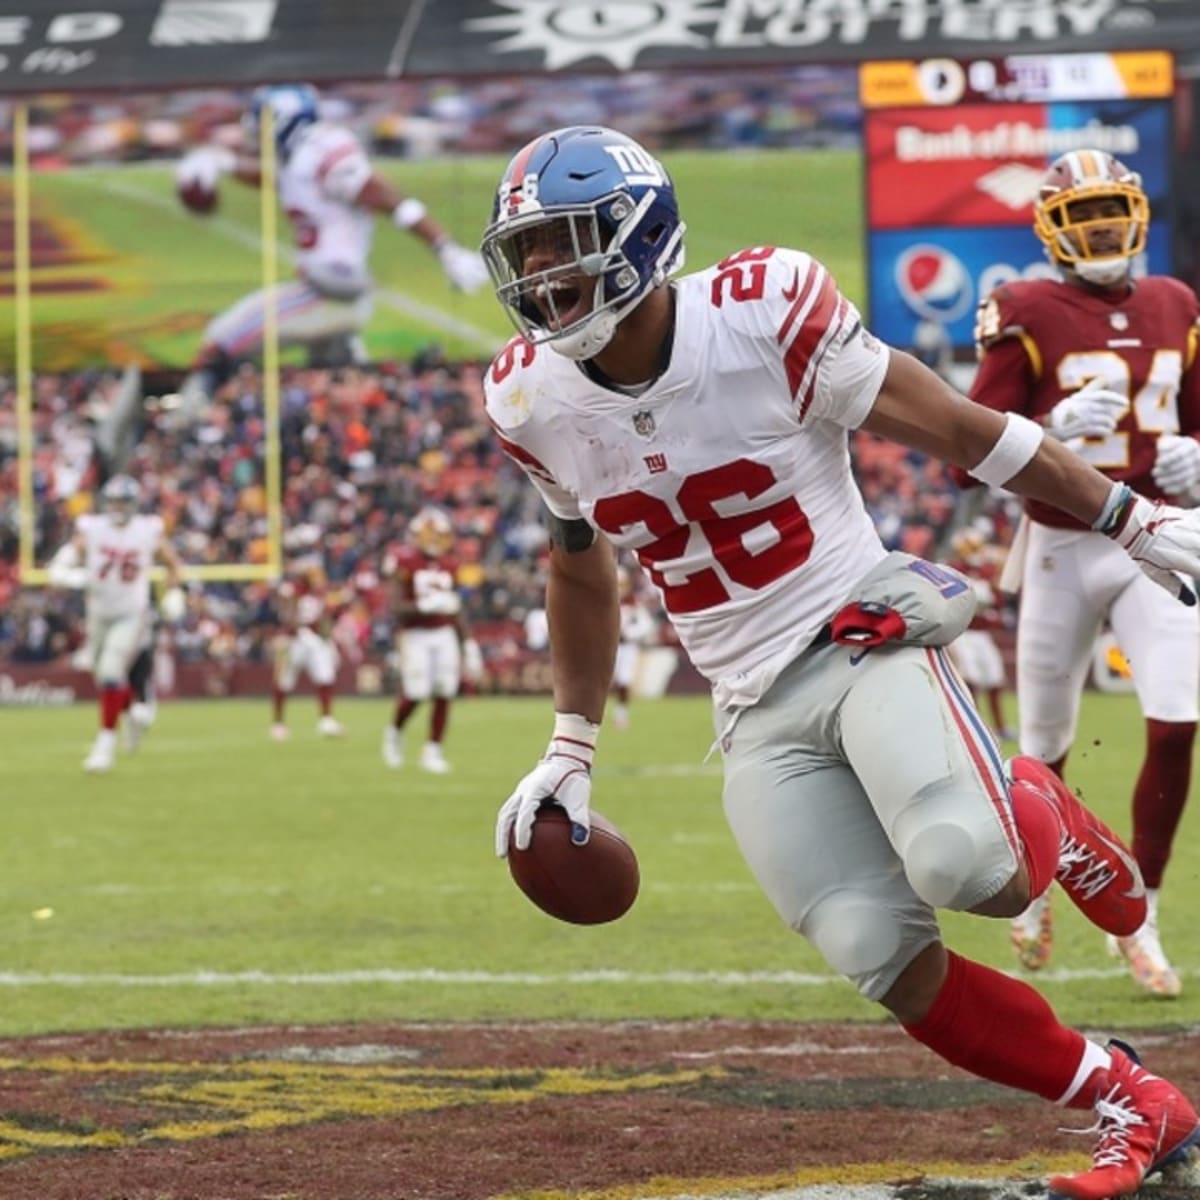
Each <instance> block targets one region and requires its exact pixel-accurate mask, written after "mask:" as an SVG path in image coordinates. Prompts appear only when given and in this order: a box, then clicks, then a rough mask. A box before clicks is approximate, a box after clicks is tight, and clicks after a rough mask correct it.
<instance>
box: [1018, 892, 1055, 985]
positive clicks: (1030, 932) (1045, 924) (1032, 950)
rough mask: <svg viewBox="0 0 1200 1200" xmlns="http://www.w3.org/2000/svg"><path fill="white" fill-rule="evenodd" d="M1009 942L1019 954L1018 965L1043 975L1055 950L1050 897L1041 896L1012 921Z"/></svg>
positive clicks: (1047, 894)
mask: <svg viewBox="0 0 1200 1200" xmlns="http://www.w3.org/2000/svg"><path fill="white" fill-rule="evenodd" d="M1008 936H1009V940H1010V941H1011V942H1012V946H1013V949H1014V950H1015V951H1016V952H1017V962H1019V963H1020V964H1021V966H1023V967H1024V968H1025V970H1027V971H1040V970H1041V969H1042V968H1043V967H1044V966H1045V965H1046V964H1047V963H1048V962H1049V961H1050V952H1051V950H1053V949H1054V913H1053V910H1052V909H1051V908H1050V893H1049V892H1047V893H1046V894H1045V895H1043V896H1039V897H1038V898H1037V899H1036V900H1034V901H1032V902H1031V903H1030V905H1029V907H1028V908H1027V909H1026V910H1025V911H1024V912H1023V913H1022V914H1021V915H1020V916H1019V917H1013V920H1012V925H1011V926H1010V928H1009V934H1008Z"/></svg>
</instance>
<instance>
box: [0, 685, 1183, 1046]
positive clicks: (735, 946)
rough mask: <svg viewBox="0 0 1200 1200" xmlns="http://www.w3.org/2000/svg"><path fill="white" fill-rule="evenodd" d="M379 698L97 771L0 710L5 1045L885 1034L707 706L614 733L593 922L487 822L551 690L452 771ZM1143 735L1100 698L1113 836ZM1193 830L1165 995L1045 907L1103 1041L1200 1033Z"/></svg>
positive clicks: (482, 723) (208, 707) (957, 919)
mask: <svg viewBox="0 0 1200 1200" xmlns="http://www.w3.org/2000/svg"><path fill="white" fill-rule="evenodd" d="M388 711H389V706H388V704H387V703H386V702H385V701H383V700H377V701H367V700H362V701H353V702H346V703H343V704H342V706H341V708H340V715H341V716H342V718H343V719H344V721H345V723H346V725H347V726H348V730H349V733H348V736H347V737H346V738H345V739H344V740H341V741H336V742H330V741H321V740H319V739H318V738H317V736H316V733H315V708H314V705H313V702H312V700H311V699H309V698H303V697H301V698H297V699H296V700H295V701H294V702H293V704H292V706H291V709H290V712H289V720H290V724H291V728H292V738H291V741H290V742H288V743H286V744H275V743H273V742H271V741H270V740H269V739H268V737H267V730H268V716H269V714H268V709H267V704H266V702H265V701H212V702H195V703H173V704H172V703H167V704H164V705H163V707H162V709H161V712H160V715H159V720H158V723H157V725H156V726H155V728H154V729H153V730H152V731H151V733H150V735H149V736H148V737H147V739H146V741H145V743H144V744H143V746H142V748H141V749H140V750H139V751H138V752H137V753H136V754H135V755H132V756H126V755H122V756H121V758H120V759H119V761H118V769H117V770H115V771H114V772H113V773H112V774H110V775H107V776H85V775H84V774H83V773H82V771H81V770H80V762H81V760H82V758H83V756H84V754H85V752H86V749H87V746H88V743H89V741H90V738H91V736H92V732H93V728H94V719H95V718H94V712H93V710H92V708H91V706H88V705H77V706H74V707H71V708H67V709H59V710H49V709H40V710H31V709H6V710H4V711H3V716H2V717H0V723H2V726H3V730H4V746H5V749H4V755H3V763H2V765H0V794H2V795H3V797H4V802H5V803H4V811H5V837H4V839H3V842H2V849H0V930H2V931H3V941H4V946H5V954H4V961H3V964H0V1036H4V1035H13V1034H19V1033H26V1032H35V1031H51V1030H67V1029H103V1028H111V1027H142V1026H146V1027H149V1026H164V1025H165V1026H195V1025H206V1024H207V1025H213V1024H235V1025H240V1024H246V1023H255V1022H273V1023H277V1022H293V1021H294V1022H302V1023H312V1022H343V1021H358V1020H377V1019H397V1020H412V1019H448V1018H483V1019H493V1018H494V1019H506V1020H514V1019H523V1018H529V1019H535V1018H539V1019H540V1018H562V1019H566V1018H578V1017H582V1018H603V1019H618V1018H624V1017H631V1016H637V1017H645V1018H653V1017H661V1018H674V1017H707V1016H724V1017H756V1018H771V1019H777V1018H788V1019H797V1020H804V1019H851V1020H873V1019H878V1018H879V1017H880V1013H879V1010H877V1009H875V1008H874V1007H872V1006H871V1005H869V1004H867V1003H866V1002H864V1001H862V1000H860V999H859V998H858V997H857V996H856V994H855V993H854V992H853V991H852V989H851V988H850V987H849V985H847V984H845V983H844V982H842V981H840V980H836V979H833V978H831V977H830V976H829V973H828V971H827V970H826V968H825V967H824V965H823V964H822V963H821V961H820V960H819V959H818V958H817V956H816V955H815V954H814V953H813V952H812V951H811V950H810V949H809V948H808V947H807V946H806V945H805V944H804V943H803V942H802V941H801V939H800V938H798V937H797V936H795V935H794V934H791V933H789V932H788V931H787V930H786V929H785V928H784V927H783V925H782V924H781V922H780V921H779V920H778V919H777V917H776V916H775V914H774V913H773V911H772V910H771V909H770V907H769V906H768V904H767V902H766V901H765V899H764V898H763V897H762V895H761V894H760V893H759V891H758V889H757V887H756V886H755V884H754V883H753V881H752V879H751V878H750V876H749V873H748V871H747V869H746V867H745V866H744V865H743V863H742V861H741V859H740V858H739V856H738V854H737V851H736V849H735V847H734V845H733V841H732V838H731V836H730V834H729V832H728V830H727V829H726V826H725V823H724V818H723V816H722V813H721V805H720V776H719V767H718V765H717V764H716V763H715V762H709V763H708V764H707V765H706V764H704V762H703V759H704V756H705V754H706V752H707V750H708V746H709V742H710V741H711V738H712V733H711V723H710V719H709V713H708V708H707V704H706V702H705V701H704V700H703V699H700V698H694V699H684V698H677V699H668V700H664V701H657V702H650V701H644V702H641V703H636V704H635V706H634V709H633V716H634V721H633V726H632V728H631V729H630V730H629V731H627V732H619V731H617V730H614V729H611V728H606V729H605V730H604V732H603V736H602V739H601V742H600V752H599V758H598V765H597V771H596V781H595V790H594V797H593V798H594V802H595V806H596V807H597V808H598V809H599V810H600V811H602V812H604V813H605V814H606V815H607V816H609V817H610V818H611V819H612V820H614V821H615V822H616V823H617V824H618V825H619V826H620V827H621V828H622V829H623V830H624V831H625V832H626V834H627V835H628V836H629V837H630V839H631V840H632V841H633V843H634V845H635V846H636V848H637V850H638V853H639V856H640V860H641V866H642V873H643V884H642V893H641V895H640V897H639V899H638V901H637V903H636V904H635V906H634V908H633V910H632V911H631V912H630V914H629V915H628V916H627V917H625V918H624V919H622V920H621V921H619V922H617V923H615V924H613V925H611V926H607V927H602V928H590V929H580V928H574V927H570V926H566V925H561V924H558V923H556V922H555V921H553V920H551V919H550V918H548V917H546V916H543V915H542V914H541V913H539V912H538V911H537V910H535V909H534V908H533V907H532V906H531V905H530V904H529V903H528V902H527V901H526V900H525V899H524V898H523V897H522V896H521V895H520V893H519V892H518V891H517V890H516V888H515V887H514V886H513V884H512V883H511V881H510V880H509V877H508V873H507V870H506V869H505V867H504V866H503V865H502V864H501V863H500V862H498V861H497V860H496V859H495V858H494V857H493V856H492V847H491V837H492V821H493V816H494V812H495V809H496V808H497V806H498V805H499V803H500V802H501V801H502V800H503V799H504V797H505V796H506V795H507V793H508V790H509V788H510V786H511V784H512V783H513V782H514V781H515V780H516V779H517V778H518V777H519V776H520V774H522V773H523V772H524V771H525V770H527V769H528V768H529V766H530V765H531V764H532V763H533V761H534V760H535V759H536V757H537V755H538V754H539V753H540V752H541V750H542V748H543V746H544V742H545V738H546V735H547V732H548V729H549V720H548V718H549V711H550V710H549V702H548V701H546V700H542V699H490V698H489V699H471V700H466V701H463V702H462V703H460V704H459V705H458V706H457V707H456V708H455V710H454V713H453V715H452V723H451V728H450V734H449V737H448V740H447V754H448V757H449V758H450V760H451V761H452V762H453V763H454V766H455V770H454V773H453V774H451V775H449V776H447V777H443V778H439V777H433V776H429V775H426V774H424V773H422V772H420V771H419V770H417V769H416V767H415V765H411V764H413V763H415V760H416V758H417V756H418V754H419V746H420V741H421V739H422V738H423V737H424V732H425V722H426V719H427V717H426V713H425V712H424V711H422V712H418V714H417V715H416V717H415V718H414V720H413V722H412V723H411V725H410V728H409V731H408V732H409V738H408V763H407V764H406V766H405V767H404V768H403V769H402V770H400V771H398V772H390V771H388V770H386V769H385V768H384V767H383V765H382V763H381V762H380V759H379V753H378V746H379V737H380V733H381V730H382V728H383V725H384V723H385V721H386V720H387V715H388ZM1141 739H1142V733H1141V722H1140V719H1139V717H1138V715H1137V710H1136V705H1135V702H1134V701H1133V699H1132V698H1130V697H1128V696H1117V697H1113V696H1099V695H1091V696H1088V697H1087V700H1086V703H1085V708H1084V715H1083V723H1082V730H1081V737H1080V742H1079V745H1078V747H1077V750H1076V754H1075V757H1074V760H1073V763H1072V782H1073V783H1075V784H1076V785H1077V786H1080V787H1081V788H1082V789H1083V791H1084V793H1085V795H1086V797H1087V798H1088V799H1089V800H1090V801H1091V802H1092V803H1093V804H1094V805H1095V807H1096V808H1097V809H1098V810H1099V811H1100V812H1101V813H1102V814H1103V815H1105V816H1106V817H1107V818H1108V819H1109V820H1111V821H1112V823H1113V824H1114V825H1115V826H1116V827H1117V828H1118V829H1119V830H1121V831H1122V832H1125V833H1127V832H1128V826H1129V817H1128V796H1129V792H1130V788H1131V786H1132V781H1133V778H1134V775H1135V773H1136V769H1137V765H1138V755H1139V754H1140V747H1141ZM1198 835H1200V816H1198V815H1197V812H1196V810H1195V808H1194V807H1193V809H1192V810H1191V811H1190V812H1189V813H1188V814H1187V815H1186V816H1185V820H1184V826H1183V828H1182V830H1181V832H1180V835H1179V839H1178V844H1177V848H1176V854H1175V859H1174V861H1173V863H1172V867H1171V871H1170V875H1169V878H1168V888H1167V891H1166V893H1165V901H1164V911H1163V920H1162V924H1163V935H1164V941H1165V943H1166V945H1167V947H1168V948H1169V950H1170V951H1171V952H1172V954H1173V956H1174V958H1175V959H1176V961H1177V963H1178V964H1179V965H1180V966H1181V967H1182V968H1183V970H1184V972H1185V975H1186V982H1187V988H1186V991H1185V995H1184V997H1183V998H1182V999H1180V1000H1179V1001H1177V1002H1175V1003H1165V1004H1164V1003H1162V1002H1154V1001H1151V1000H1150V999H1148V998H1146V997H1144V996H1142V995H1140V994H1139V993H1137V992H1136V991H1135V989H1134V987H1133V984H1132V982H1131V981H1130V980H1129V978H1128V977H1127V976H1126V975H1125V973H1124V971H1123V969H1122V967H1121V966H1120V965H1119V964H1116V963H1114V962H1113V961H1112V960H1110V959H1108V958H1107V957H1106V956H1105V953H1104V947H1103V939H1102V937H1101V935H1100V934H1098V933H1097V932H1096V931H1094V930H1092V929H1091V928H1090V927H1088V926H1086V925H1085V924H1084V922H1083V921H1082V919H1081V918H1079V917H1078V916H1077V914H1076V913H1075V911H1074V910H1073V909H1072V908H1071V906H1070V905H1069V904H1068V903H1067V902H1066V901H1065V898H1064V897H1062V896H1061V895H1060V896H1058V897H1057V901H1058V903H1057V914H1058V918H1059V941H1058V945H1057V948H1056V957H1055V961H1054V963H1053V964H1052V966H1053V969H1052V970H1051V972H1050V973H1049V974H1047V975H1045V976H1044V977H1043V979H1042V981H1041V986H1043V987H1044V989H1045V991H1046V994H1047V995H1049V996H1050V997H1051V998H1052V1000H1053V1002H1054V1003H1055V1004H1056V1006H1057V1007H1058V1008H1059V1010H1060V1012H1061V1013H1062V1015H1063V1016H1064V1017H1065V1018H1066V1019H1067V1020H1069V1021H1071V1022H1073V1023H1077V1024H1084V1025H1088V1026H1093V1027H1095V1026H1100V1027H1108V1028H1112V1027H1131V1026H1139V1025H1163V1024H1168V1023H1170V1024H1175V1023H1178V1024H1186V1023H1188V1022H1195V1021H1196V1020H1197V1019H1198V1018H1200V932H1198V931H1197V924H1196V922H1195V920H1194V913H1195V910H1196V906H1197V901H1198V898H1200V836H1198ZM945 928H946V932H947V936H948V940H949V942H950V944H951V945H952V946H954V947H955V948H957V949H960V950H962V951H964V952H966V953H968V954H971V955H975V956H978V957H981V958H983V959H984V960H986V961H988V962H990V963H992V964H994V965H996V966H999V967H1002V968H1005V969H1008V968H1009V967H1010V966H1011V965H1012V964H1011V959H1010V955H1009V950H1008V946H1007V941H1006V936H1007V924H1006V923H1005V922H996V921H986V920H983V919H980V918H974V917H962V916H950V917H948V918H947V919H946V921H945Z"/></svg>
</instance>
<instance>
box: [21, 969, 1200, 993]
mask: <svg viewBox="0 0 1200 1200" xmlns="http://www.w3.org/2000/svg"><path fill="white" fill-rule="evenodd" d="M1126 974H1127V970H1126V969H1125V968H1123V967H1109V968H1106V969H1103V970H1101V969H1094V970H1090V969H1083V970H1065V969H1064V970H1060V971H1043V972H1041V973H1040V974H1039V976H1038V978H1039V980H1040V981H1042V982H1044V983H1075V982H1080V981H1084V980H1093V979H1120V978H1123V977H1124V976H1125V975H1126ZM1184 974H1186V975H1190V976H1193V977H1194V976H1195V975H1196V972H1195V971H1193V970H1188V971H1185V972H1184ZM364 984H385V985H388V986H393V987H404V986H408V985H412V984H421V985H429V984H439V985H445V986H451V987H480V986H488V985H496V986H514V985H515V986H517V987H562V986H564V985H572V986H578V985H580V984H599V985H606V986H609V985H616V986H619V987H639V986H645V987H649V986H654V987H660V986H663V985H667V986H679V987H719V988H758V987H792V988H797V987H830V986H834V985H836V986H838V987H844V986H845V985H846V981H845V980H844V979H842V978H841V977H840V976H838V975H817V974H810V973H807V972H804V971H614V970H605V971H563V972H550V973H546V974H542V973H539V972H535V971H445V970H439V969H438V968H436V967H411V968H403V967H378V968H368V969H363V970H355V971H181V972H176V973H173V974H169V975H138V974H132V973H125V972H116V971H97V972H75V971H0V987H8V988H30V987H65V988H88V987H107V988H171V987H179V988H189V987H244V986H247V985H250V986H256V987H300V988H308V987H361V986H362V985H364Z"/></svg>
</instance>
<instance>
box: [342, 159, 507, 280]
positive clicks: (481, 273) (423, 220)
mask: <svg viewBox="0 0 1200 1200" xmlns="http://www.w3.org/2000/svg"><path fill="white" fill-rule="evenodd" d="M354 203H355V204H356V205H357V206H358V207H359V208H365V209H369V210H370V211H371V212H376V213H380V214H381V215H383V216H386V217H388V218H389V219H390V220H391V222H392V224H393V225H395V226H396V227H397V228H398V229H403V230H404V231H405V232H407V233H411V234H413V235H414V236H415V237H419V238H421V240H422V241H424V242H425V243H426V244H427V245H428V246H429V248H430V249H431V250H432V251H433V252H434V254H436V255H437V256H438V261H439V262H440V263H441V264H442V270H443V271H445V272H446V278H447V279H449V280H450V283H451V284H452V285H453V286H454V287H456V288H458V289H459V290H460V291H463V292H474V291H477V290H478V289H479V288H481V287H483V285H484V284H485V283H487V281H488V273H487V267H486V266H484V263H483V259H482V258H481V257H480V256H479V255H478V254H477V253H476V252H475V251H474V250H468V249H467V248H466V246H460V245H459V244H458V242H456V241H455V240H454V239H453V238H452V237H451V236H450V234H449V233H448V232H447V231H446V230H445V229H444V228H443V227H442V225H441V224H440V223H439V222H438V221H437V220H436V219H435V218H434V217H433V216H432V214H431V213H430V212H429V209H427V208H426V207H425V205H424V203H422V201H420V200H418V199H417V198H416V197H415V196H404V195H402V194H401V193H400V192H399V191H398V190H397V189H396V188H394V187H393V186H392V185H391V184H390V183H388V181H387V180H386V179H384V178H382V177H381V176H380V175H378V174H376V173H375V172H374V171H372V172H371V175H370V176H369V177H368V179H367V182H366V183H364V184H363V186H362V189H361V190H360V191H359V193H358V195H357V197H356V198H355V201H354Z"/></svg>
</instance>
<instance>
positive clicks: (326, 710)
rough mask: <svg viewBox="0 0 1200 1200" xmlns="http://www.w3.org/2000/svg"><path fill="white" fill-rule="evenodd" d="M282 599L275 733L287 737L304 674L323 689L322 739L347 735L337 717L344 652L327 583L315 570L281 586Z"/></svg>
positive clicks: (320, 693)
mask: <svg viewBox="0 0 1200 1200" xmlns="http://www.w3.org/2000/svg"><path fill="white" fill-rule="evenodd" d="M278 603H279V618H280V625H281V631H280V633H279V635H278V637H277V638H276V639H275V645H274V651H275V686H274V690H273V692H272V704H273V709H272V711H273V721H272V724H271V736H272V737H273V738H274V739H275V740H276V741H277V742H283V741H286V740H287V738H288V727H287V723H286V721H285V715H286V708H287V699H288V697H289V696H290V695H291V694H292V692H293V691H294V690H295V688H296V683H297V681H298V679H299V677H300V674H301V673H303V674H305V675H307V676H308V678H309V680H310V681H311V682H312V685H313V688H314V689H315V690H316V693H317V707H318V709H319V711H320V716H319V717H318V719H317V732H318V733H319V734H320V735H321V736H322V737H341V736H342V734H343V733H345V730H344V729H343V728H342V725H341V723H340V722H339V721H338V719H337V718H336V717H335V716H334V715H333V691H334V685H335V683H336V682H337V669H338V650H337V646H336V644H335V643H334V640H333V637H332V633H331V631H332V625H333V614H332V613H331V612H330V611H329V601H328V595H327V591H326V588H325V585H324V581H323V580H322V579H320V578H318V577H316V576H315V575H313V574H311V573H310V574H308V575H306V576H304V577H302V578H300V579H297V580H294V581H293V580H285V581H284V582H283V583H282V584H281V585H280V587H279V596H278Z"/></svg>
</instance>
